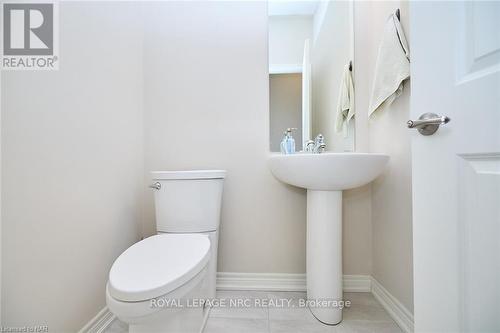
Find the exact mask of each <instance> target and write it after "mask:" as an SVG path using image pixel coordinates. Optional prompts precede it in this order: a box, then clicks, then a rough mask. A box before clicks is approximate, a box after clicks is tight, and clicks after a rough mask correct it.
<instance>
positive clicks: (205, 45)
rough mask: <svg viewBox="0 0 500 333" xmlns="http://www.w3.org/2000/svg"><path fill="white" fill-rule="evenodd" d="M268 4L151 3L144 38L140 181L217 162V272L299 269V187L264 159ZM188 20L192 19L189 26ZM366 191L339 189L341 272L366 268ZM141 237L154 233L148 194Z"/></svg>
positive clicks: (301, 244) (301, 247) (301, 223)
mask: <svg viewBox="0 0 500 333" xmlns="http://www.w3.org/2000/svg"><path fill="white" fill-rule="evenodd" d="M266 6H267V4H266V3H265V2H207V3H205V2H203V3H200V2H195V3H189V2H188V3H186V2H185V3H181V4H179V3H155V4H154V5H153V6H152V7H150V8H149V9H148V14H146V16H147V17H148V20H147V24H146V28H145V42H144V47H145V49H144V89H145V90H144V99H145V129H147V130H146V131H145V158H146V159H145V171H146V174H145V179H146V181H149V175H148V172H149V171H151V170H165V169H166V170H176V169H193V168H224V169H227V170H228V176H227V179H226V183H225V192H224V198H223V209H222V224H221V234H220V249H219V265H218V270H219V271H223V272H257V273H258V272H265V273H268V272H271V273H304V272H305V236H306V233H305V232H306V229H305V228H306V223H305V222H306V210H305V209H306V197H305V191H304V190H301V189H298V188H294V187H291V186H287V185H284V184H282V183H280V182H279V181H277V180H276V179H275V178H274V177H273V176H272V175H271V173H270V171H269V168H268V166H267V159H268V156H269V154H270V153H269V96H268V94H269V78H268V75H267V66H268V63H267V56H268V53H267V52H268V46H267V20H268V17H267V15H266ZM186 20H189V21H190V22H193V23H192V24H191V25H189V26H186V25H185V24H183V22H185V21H186ZM359 201H363V202H365V203H369V192H367V191H366V190H365V189H363V190H360V191H352V192H349V193H348V194H347V195H346V196H344V202H345V205H347V206H348V207H357V209H347V210H346V212H345V218H346V223H345V224H344V226H345V229H344V241H345V242H344V271H345V273H346V274H370V273H371V256H370V251H371V227H370V225H369V205H364V206H362V207H359V206H355V203H356V202H359ZM145 202H146V210H145V218H144V221H145V223H144V235H150V234H153V233H154V232H155V226H154V212H153V208H152V203H153V199H152V193H151V192H150V191H147V192H146V196H145Z"/></svg>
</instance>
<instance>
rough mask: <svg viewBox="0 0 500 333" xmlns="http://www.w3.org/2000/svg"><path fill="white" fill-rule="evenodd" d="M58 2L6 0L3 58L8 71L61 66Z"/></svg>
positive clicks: (4, 8)
mask: <svg viewBox="0 0 500 333" xmlns="http://www.w3.org/2000/svg"><path fill="white" fill-rule="evenodd" d="M58 16H59V10H58V6H57V2H55V1H54V2H48V1H44V2H20V1H15V2H3V3H2V13H1V17H2V21H3V22H2V37H3V43H2V59H1V60H2V61H1V67H2V69H5V70H57V69H58V68H59V24H58V23H59V19H58Z"/></svg>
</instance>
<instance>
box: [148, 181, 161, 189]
mask: <svg viewBox="0 0 500 333" xmlns="http://www.w3.org/2000/svg"><path fill="white" fill-rule="evenodd" d="M149 188H154V189H155V190H159V189H161V184H160V183H159V182H156V183H154V184H151V185H149Z"/></svg>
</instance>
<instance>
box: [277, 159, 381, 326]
mask: <svg viewBox="0 0 500 333" xmlns="http://www.w3.org/2000/svg"><path fill="white" fill-rule="evenodd" d="M388 160H389V156H387V155H383V154H368V153H323V154H294V155H278V154H276V155H272V156H271V158H270V159H269V167H270V168H271V172H272V173H273V174H274V176H275V177H276V178H277V179H279V180H280V181H282V182H284V183H287V184H290V185H294V186H297V187H302V188H305V189H307V268H306V270H307V299H308V303H309V305H310V306H309V308H310V309H311V312H312V313H313V315H314V316H315V317H316V318H317V319H318V320H319V321H321V322H323V323H325V324H330V325H332V324H338V323H339V322H340V321H341V320H342V308H341V307H340V306H339V305H341V304H340V303H339V301H341V300H342V190H347V189H351V188H355V187H359V186H362V185H365V184H368V183H369V182H371V181H372V180H374V179H375V178H376V177H377V176H378V175H380V173H381V172H382V170H383V169H384V167H385V165H386V164H387V161H388ZM321 302H322V303H321Z"/></svg>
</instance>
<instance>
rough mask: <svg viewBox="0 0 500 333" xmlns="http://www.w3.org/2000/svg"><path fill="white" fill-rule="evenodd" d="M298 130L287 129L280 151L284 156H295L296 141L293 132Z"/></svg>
mask: <svg viewBox="0 0 500 333" xmlns="http://www.w3.org/2000/svg"><path fill="white" fill-rule="evenodd" d="M294 129H296V128H287V129H286V131H285V133H283V140H281V145H280V150H281V153H282V154H286V155H289V154H295V139H294V138H293V136H292V130H294Z"/></svg>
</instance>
